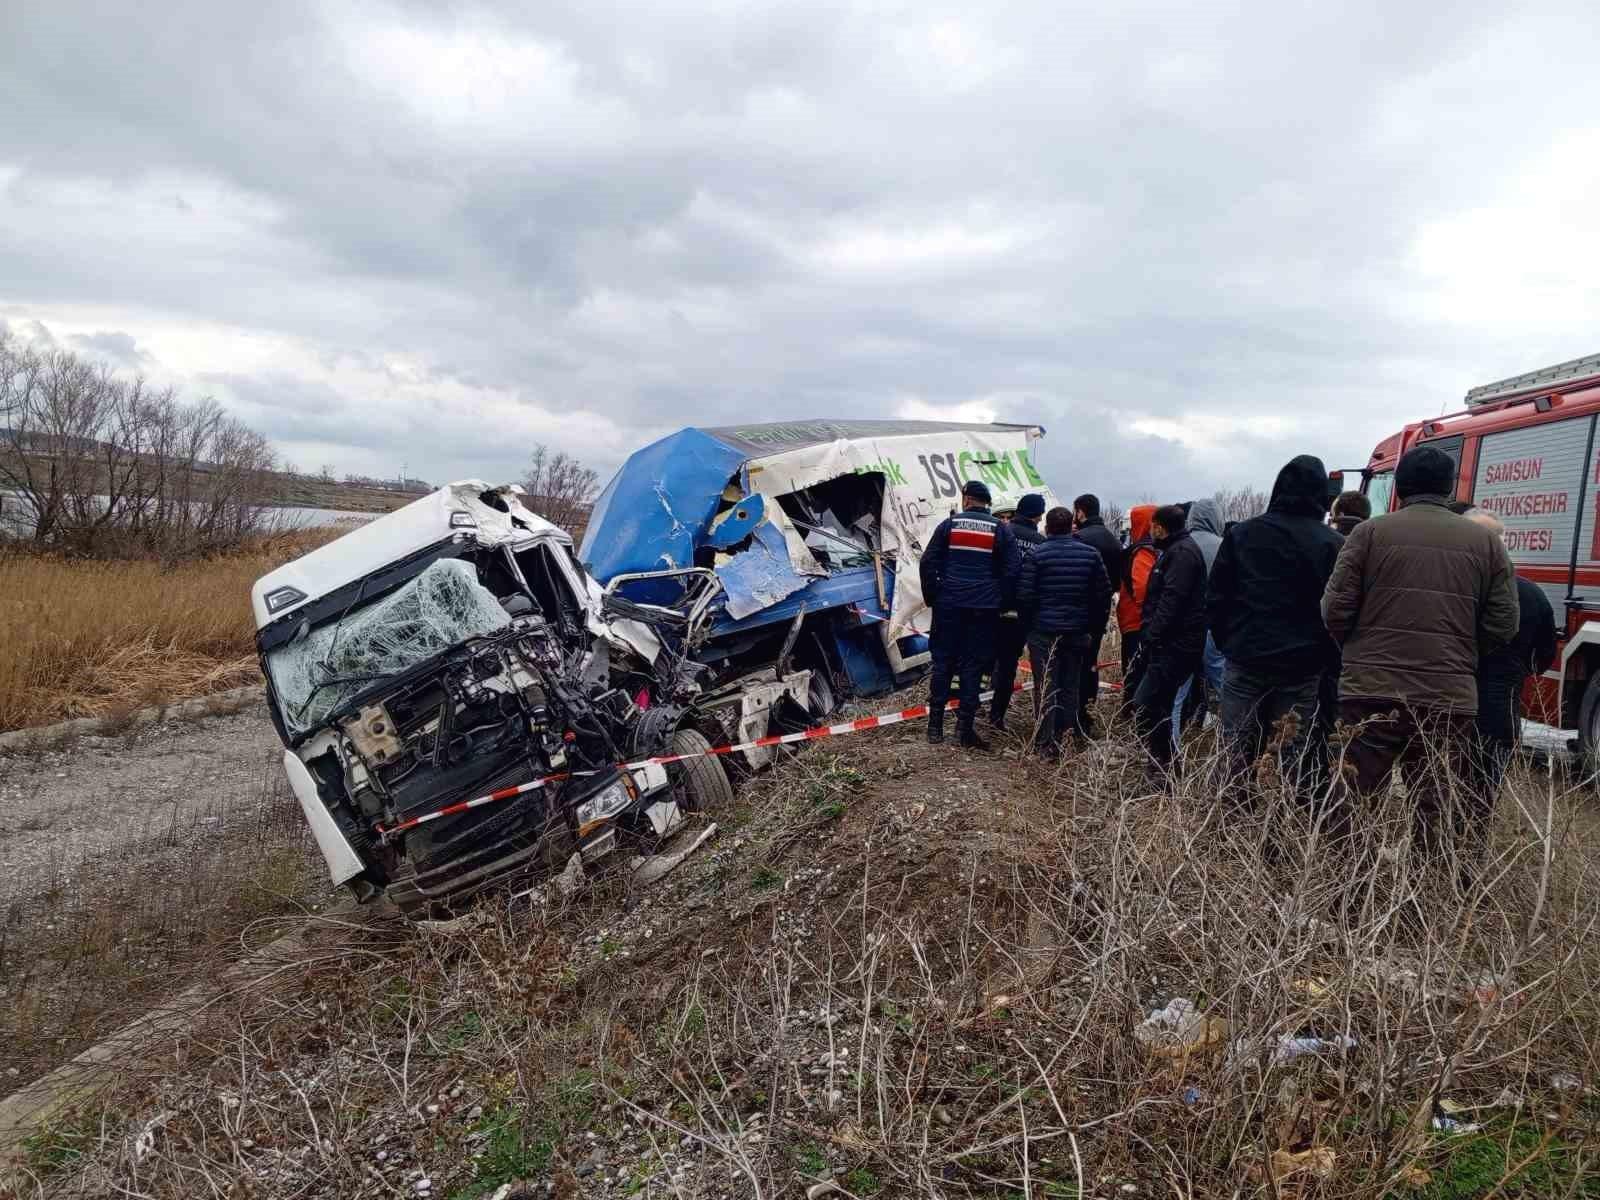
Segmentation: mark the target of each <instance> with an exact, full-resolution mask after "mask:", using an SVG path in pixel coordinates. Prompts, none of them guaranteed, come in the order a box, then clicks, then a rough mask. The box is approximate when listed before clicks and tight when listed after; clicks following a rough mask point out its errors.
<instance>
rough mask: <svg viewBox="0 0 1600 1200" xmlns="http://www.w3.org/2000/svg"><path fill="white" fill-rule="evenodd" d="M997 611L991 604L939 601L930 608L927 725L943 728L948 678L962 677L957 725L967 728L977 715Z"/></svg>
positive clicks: (991, 656) (991, 660) (991, 658)
mask: <svg viewBox="0 0 1600 1200" xmlns="http://www.w3.org/2000/svg"><path fill="white" fill-rule="evenodd" d="M999 621H1000V614H999V613H998V612H997V611H996V610H994V609H992V608H955V607H953V606H950V605H945V604H941V605H938V606H936V607H935V609H934V612H933V644H932V646H931V647H930V650H931V652H932V658H933V666H932V672H931V674H930V675H929V677H928V727H929V728H930V729H943V728H944V708H945V705H946V704H947V703H949V700H950V681H951V679H952V678H953V677H957V676H959V677H960V680H961V708H960V710H959V715H958V717H957V720H956V727H957V728H958V729H961V730H963V731H970V730H971V729H972V726H973V722H974V721H975V720H976V719H977V716H978V693H979V692H981V691H982V690H983V673H984V671H986V670H987V669H988V668H989V667H990V666H991V665H992V664H993V663H994V639H995V626H996V625H997V624H999Z"/></svg>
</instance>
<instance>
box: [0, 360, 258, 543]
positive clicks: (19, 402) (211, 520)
mask: <svg viewBox="0 0 1600 1200" xmlns="http://www.w3.org/2000/svg"><path fill="white" fill-rule="evenodd" d="M272 465H273V456H272V449H271V446H270V445H269V444H268V443H267V440H266V439H265V438H263V437H262V436H261V435H260V434H258V433H256V432H254V431H253V430H250V429H248V428H247V427H245V426H244V425H243V424H241V423H240V422H239V421H238V420H236V419H235V418H233V417H231V416H229V415H228V414H227V413H226V412H224V411H223V409H222V407H221V406H220V405H218V404H217V403H216V402H215V401H213V400H210V399H206V400H201V401H199V402H194V403H191V402H186V401H183V400H181V399H179V397H178V395H177V393H176V392H175V391H174V390H173V389H171V388H165V389H155V388H152V387H151V386H149V384H148V383H147V382H146V381H145V380H144V379H143V378H142V377H135V378H134V379H132V380H125V379H121V378H119V377H118V376H117V375H116V374H115V372H113V371H112V370H111V369H110V368H109V367H106V366H104V365H101V364H95V363H91V362H89V361H87V360H85V359H83V358H80V357H79V356H77V355H75V354H73V353H71V352H70V351H66V350H61V349H56V348H40V347H38V346H32V345H28V344H25V343H23V342H21V341H20V340H19V339H17V338H15V337H14V336H11V335H9V334H6V333H3V332H0V491H4V492H6V493H9V495H8V496H7V501H8V503H7V504H6V509H7V512H6V519H5V532H6V533H7V534H9V535H11V536H22V537H27V538H30V539H31V540H32V541H33V543H34V544H35V545H37V546H39V547H41V548H50V549H62V550H69V551H72V552H74V553H83V554H95V555H105V554H115V553H123V552H142V553H158V554H162V555H182V554H189V553H197V552H204V551H207V550H212V549H219V548H222V547H224V546H227V545H231V544H233V543H234V542H236V541H237V540H238V539H239V538H240V537H242V536H243V535H244V534H247V533H250V532H252V531H253V530H255V529H256V528H258V527H259V525H260V522H261V506H262V503H263V501H264V499H265V497H266V495H267V493H268V489H269V482H270V480H269V476H270V472H271V469H272Z"/></svg>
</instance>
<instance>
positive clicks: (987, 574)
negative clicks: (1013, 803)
mask: <svg viewBox="0 0 1600 1200" xmlns="http://www.w3.org/2000/svg"><path fill="white" fill-rule="evenodd" d="M961 505H962V509H961V511H960V512H958V513H956V514H954V515H953V516H949V517H946V518H945V519H944V520H943V521H941V522H940V523H939V527H938V528H937V529H935V530H934V531H933V537H931V538H930V539H929V540H928V548H927V549H926V550H924V551H923V552H922V561H921V563H920V564H919V570H918V574H919V575H920V577H921V581H922V599H923V602H924V603H926V604H927V605H928V606H929V607H930V608H932V609H933V636H932V639H931V641H932V643H933V645H932V652H933V664H932V669H931V671H930V673H929V676H928V741H929V742H932V743H935V744H937V743H939V742H942V741H944V710H945V706H946V705H947V704H948V703H949V701H950V680H951V677H952V676H957V675H959V676H960V679H961V707H960V710H959V712H958V714H957V717H956V729H957V731H958V733H959V734H960V738H961V744H962V745H963V746H966V747H969V748H971V749H974V750H987V749H988V748H989V744H988V743H987V742H985V741H984V740H983V739H982V738H980V737H979V736H978V733H977V730H976V729H975V728H974V724H975V722H976V720H977V716H978V693H979V692H980V691H981V690H982V685H983V673H984V671H985V670H987V669H988V668H989V667H990V666H991V665H992V664H993V663H994V638H995V626H996V624H997V623H998V622H999V620H1000V603H1001V600H1002V598H1003V597H1004V594H1005V590H1006V589H1007V588H1008V587H1009V586H1010V582H1011V580H1012V579H1014V578H1015V576H1016V572H1017V567H1018V566H1019V562H1018V559H1019V558H1020V552H1019V551H1018V549H1017V541H1016V539H1015V538H1014V537H1012V536H1011V530H1010V529H1008V528H1007V527H1006V525H1005V524H1004V523H1003V522H1002V521H1001V520H1000V519H999V518H998V517H996V516H995V515H994V514H993V513H991V512H990V511H989V488H988V486H987V485H985V484H984V483H983V482H982V481H980V480H976V479H974V480H970V481H968V483H967V484H966V486H965V487H963V488H962V489H961Z"/></svg>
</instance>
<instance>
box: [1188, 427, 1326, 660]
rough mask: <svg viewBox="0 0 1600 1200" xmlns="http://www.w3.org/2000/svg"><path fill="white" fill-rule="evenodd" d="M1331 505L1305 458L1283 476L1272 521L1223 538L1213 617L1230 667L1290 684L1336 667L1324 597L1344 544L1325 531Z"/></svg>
mask: <svg viewBox="0 0 1600 1200" xmlns="http://www.w3.org/2000/svg"><path fill="white" fill-rule="evenodd" d="M1327 503H1328V473H1327V471H1326V470H1324V469H1323V465H1322V460H1321V459H1319V458H1315V457H1313V456H1312V455H1309V454H1302V455H1300V456H1299V457H1297V458H1294V459H1291V460H1290V461H1289V462H1288V463H1287V464H1286V465H1285V466H1284V468H1283V470H1281V471H1279V472H1278V478H1277V481H1276V482H1275V483H1274V484H1273V485H1272V500H1271V502H1270V503H1269V504H1268V506H1267V511H1266V513H1265V514H1263V515H1262V516H1259V517H1252V518H1251V519H1250V520H1248V521H1241V522H1239V524H1237V525H1235V526H1234V527H1233V528H1232V529H1230V530H1228V532H1227V534H1226V535H1225V536H1224V537H1223V539H1222V545H1221V547H1220V548H1219V549H1218V551H1217V561H1216V564H1215V565H1214V566H1213V567H1212V569H1211V579H1210V583H1209V586H1208V588H1207V593H1206V610H1207V616H1208V619H1209V621H1210V625H1211V636H1212V637H1213V638H1214V639H1215V640H1216V643H1217V648H1218V649H1219V650H1221V651H1222V654H1223V657H1225V658H1226V659H1227V660H1228V661H1229V662H1230V663H1235V662H1236V663H1238V664H1239V666H1240V667H1241V668H1242V669H1244V670H1247V671H1250V672H1253V673H1256V674H1260V675H1264V676H1268V677H1271V678H1274V679H1279V680H1282V681H1284V682H1288V681H1291V680H1295V679H1304V678H1308V677H1310V676H1313V675H1317V674H1320V673H1321V672H1322V670H1323V669H1324V668H1325V667H1326V666H1328V665H1329V664H1330V663H1331V662H1332V661H1333V659H1334V656H1335V653H1336V650H1335V647H1334V643H1333V639H1332V638H1331V637H1330V636H1329V635H1328V630H1327V627H1326V626H1325V625H1324V624H1323V621H1322V593H1323V589H1324V588H1325V587H1326V585H1327V582H1328V577H1329V576H1330V575H1332V574H1333V564H1334V562H1335V561H1336V560H1337V559H1338V557H1339V550H1340V547H1341V546H1343V544H1344V539H1343V538H1342V537H1340V536H1339V534H1337V533H1335V532H1334V531H1333V530H1332V529H1329V528H1328V527H1327V526H1326V525H1324V524H1323V523H1322V522H1323V517H1324V515H1325V514H1326V512H1327Z"/></svg>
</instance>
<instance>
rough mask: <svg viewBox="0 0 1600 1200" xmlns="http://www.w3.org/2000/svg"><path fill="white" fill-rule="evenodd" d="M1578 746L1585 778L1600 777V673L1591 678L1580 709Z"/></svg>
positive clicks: (1584, 690) (1584, 691) (1585, 689)
mask: <svg viewBox="0 0 1600 1200" xmlns="http://www.w3.org/2000/svg"><path fill="white" fill-rule="evenodd" d="M1578 744H1579V749H1580V750H1581V751H1582V761H1583V777H1584V778H1585V779H1594V778H1595V777H1596V776H1597V775H1600V673H1596V674H1594V675H1591V676H1589V683H1588V686H1586V687H1585V688H1584V689H1583V703H1582V704H1581V705H1579V707H1578Z"/></svg>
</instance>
